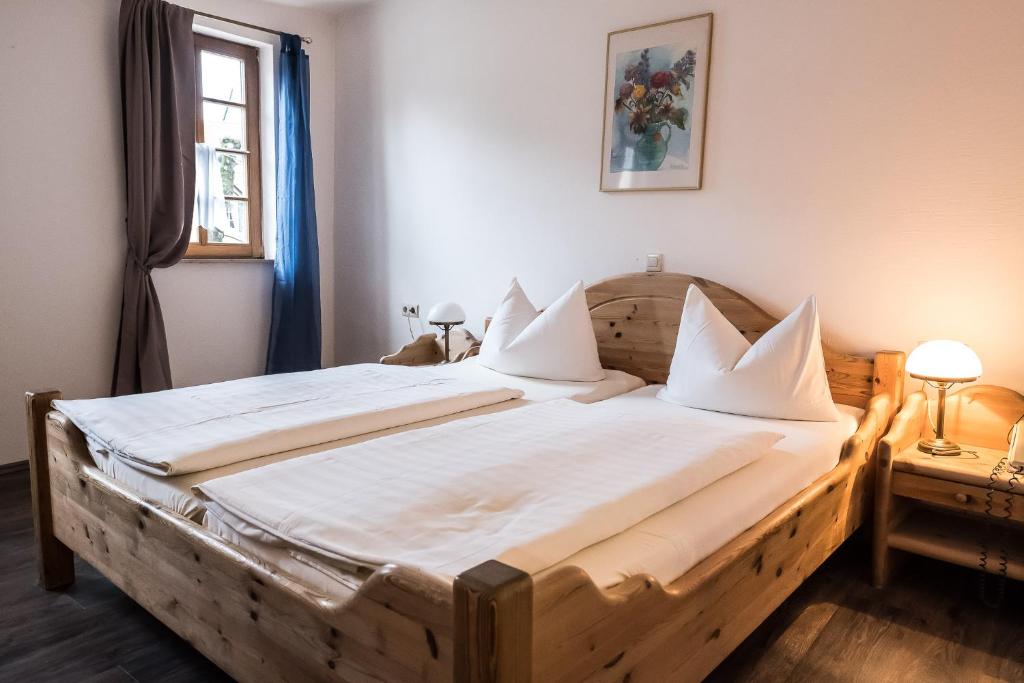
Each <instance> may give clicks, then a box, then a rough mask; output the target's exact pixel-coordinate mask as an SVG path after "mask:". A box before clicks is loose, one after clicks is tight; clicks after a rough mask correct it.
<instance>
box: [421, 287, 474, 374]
mask: <svg viewBox="0 0 1024 683" xmlns="http://www.w3.org/2000/svg"><path fill="white" fill-rule="evenodd" d="M427 322H428V323H430V324H431V325H437V326H438V327H440V328H441V329H442V330H444V362H445V363H448V362H450V361H451V358H449V357H448V339H449V335H450V334H451V331H452V328H453V327H455V326H456V325H461V324H462V323H464V322H466V312H465V311H464V310H462V306H460V305H458V304H457V303H454V302H452V301H442V302H441V303H439V304H434V306H433V308H431V309H430V312H429V313H427Z"/></svg>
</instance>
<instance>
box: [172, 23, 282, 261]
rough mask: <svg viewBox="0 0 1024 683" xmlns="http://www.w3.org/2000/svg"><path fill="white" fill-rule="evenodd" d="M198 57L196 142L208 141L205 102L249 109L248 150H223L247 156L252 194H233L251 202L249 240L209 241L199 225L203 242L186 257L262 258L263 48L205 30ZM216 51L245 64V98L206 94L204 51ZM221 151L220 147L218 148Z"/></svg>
mask: <svg viewBox="0 0 1024 683" xmlns="http://www.w3.org/2000/svg"><path fill="white" fill-rule="evenodd" d="M193 35H194V38H195V59H196V142H197V143H200V142H205V141H206V135H205V126H204V122H203V103H204V102H214V103H217V104H224V105H228V106H234V107H238V106H241V107H242V108H243V109H244V112H245V138H246V140H245V142H246V150H245V151H239V150H223V151H225V152H231V153H234V154H244V155H245V156H246V157H247V164H246V165H247V168H248V194H247V195H246V197H245V198H244V199H242V198H238V197H229V198H228V199H231V200H232V201H245V203H246V204H247V205H248V208H249V211H248V217H249V243H248V244H222V243H210V242H207V241H206V240H207V230H206V227H205V226H200V228H199V242H189V245H188V249H187V250H186V251H185V258H195V259H207V258H229V259H262V258H263V183H262V173H261V171H262V160H261V155H260V142H261V138H262V133H263V131H262V130H261V128H260V67H259V49H258V48H257V47H255V46H252V45H243V44H241V43H235V42H232V41H230V40H225V39H223V38H215V37H213V36H208V35H205V34H202V33H194V34H193ZM203 52H213V53H216V54H222V55H225V56H228V57H234V58H236V59H239V60H241V61H242V62H243V64H244V65H245V99H244V102H243V103H242V104H241V105H239V103H237V102H227V101H224V100H218V99H216V98H213V97H203V65H202V53H203ZM216 149H217V150H218V151H220V148H216Z"/></svg>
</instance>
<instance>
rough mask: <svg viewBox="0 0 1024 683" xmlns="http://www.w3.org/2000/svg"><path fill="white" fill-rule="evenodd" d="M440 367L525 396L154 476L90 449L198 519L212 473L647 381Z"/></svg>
mask: <svg viewBox="0 0 1024 683" xmlns="http://www.w3.org/2000/svg"><path fill="white" fill-rule="evenodd" d="M438 372H439V374H442V375H443V376H445V377H451V378H453V379H463V380H466V381H468V382H473V383H474V384H494V383H500V384H501V385H503V386H505V387H507V388H509V389H514V390H518V391H521V392H523V396H522V398H519V399H514V400H510V401H504V402H502V403H497V404H492V405H486V406H482V407H479V408H474V409H472V410H467V411H463V412H460V413H456V414H452V415H445V416H441V417H437V418H433V419H429V420H422V421H418V422H414V423H411V424H406V425H400V426H397V427H392V428H389V429H383V430H378V431H374V432H369V433H366V434H360V435H356V436H352V437H349V438H345V439H339V440H335V441H329V442H326V443H322V444H318V445H314V446H306V447H304V448H296V449H292V450H287V451H282V452H280V453H274V454H272V455H267V456H263V457H261V458H254V459H251V460H246V461H243V462H238V463H234V464H231V465H225V466H222V467H216V468H212V469H207V470H203V471H200V472H193V473H189V474H183V475H178V476H172V477H166V476H155V475H153V474H149V473H147V472H144V471H142V470H140V469H139V468H137V467H134V466H132V465H130V464H128V463H127V462H125V461H124V460H122V459H121V458H119V457H117V456H114V455H110V454H109V453H107V452H105V449H102V448H95V447H91V448H90V453H91V454H92V457H93V460H94V461H95V463H96V465H97V467H99V469H100V470H101V471H102V472H103V473H104V474H106V475H107V476H109V477H111V478H112V479H114V480H116V481H119V482H121V483H123V484H125V485H127V486H129V487H130V488H132V489H134V490H135V491H136V492H138V493H139V494H140V495H141V496H142V497H143V498H144V499H146V500H149V501H151V502H155V503H159V504H161V505H163V506H165V507H167V508H169V509H171V510H173V511H175V512H177V513H178V514H180V515H184V516H185V517H189V518H191V519H194V520H196V521H199V520H200V519H201V517H202V513H203V506H202V503H201V502H200V501H199V500H198V499H197V498H196V497H195V496H193V495H192V492H191V489H192V487H193V486H196V485H198V484H201V483H203V482H205V481H210V480H211V479H216V478H219V477H225V476H228V475H230V474H236V473H238V472H244V471H246V470H248V469H251V468H254V467H262V466H264V465H269V464H271V463H276V462H281V461H284V460H289V459H291V458H297V457H300V456H303V455H309V454H311V453H317V452H320V451H323V450H328V449H331V448H338V447H341V446H347V445H350V444H356V443H361V442H363V441H367V440H369V439H375V438H377V437H380V436H386V435H388V434H396V433H399V432H404V431H407V430H410V429H421V428H423V427H430V426H434V425H438V424H444V423H446V422H450V421H452V420H458V419H462V418H465V417H472V416H475V415H486V414H489V413H494V412H498V411H502V410H509V409H513V408H518V407H521V406H524V405H528V404H530V403H535V402H541V401H549V400H556V399H559V398H571V399H573V400H576V401H579V402H581V403H593V402H595V401H601V400H605V399H607V398H611V397H614V396H618V395H620V394H624V393H627V392H629V391H631V390H634V389H636V388H637V387H642V386H643V385H644V382H643V380H642V379H640V378H639V377H635V376H633V375H630V374H628V373H625V372H621V371H618V370H607V371H606V375H605V379H603V380H601V381H598V382H562V381H551V380H543V379H535V378H529V377H514V376H511V375H504V374H501V373H499V372H495V371H494V370H490V369H489V368H485V367H483V366H481V365H478V364H477V362H476V358H469V359H467V360H465V361H462V362H461V363H452V364H449V365H445V366H439V368H438Z"/></svg>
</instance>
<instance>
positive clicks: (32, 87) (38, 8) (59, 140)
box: [0, 0, 336, 463]
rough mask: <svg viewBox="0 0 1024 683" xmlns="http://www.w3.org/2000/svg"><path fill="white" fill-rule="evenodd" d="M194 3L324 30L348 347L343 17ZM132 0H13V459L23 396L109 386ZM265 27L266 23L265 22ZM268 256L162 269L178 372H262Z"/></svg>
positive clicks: (0, 212)
mask: <svg viewBox="0 0 1024 683" xmlns="http://www.w3.org/2000/svg"><path fill="white" fill-rule="evenodd" d="M179 4H183V5H187V6H190V7H194V8H196V9H202V10H205V11H209V12H213V13H216V14H220V15H223V16H229V17H232V18H235V19H239V20H243V21H249V22H252V23H256V24H261V25H265V26H269V27H271V28H277V29H281V30H289V31H293V32H296V33H301V34H303V35H308V36H312V37H313V39H314V43H313V45H311V46H307V47H306V49H307V51H308V52H309V53H310V61H311V81H312V85H311V92H312V95H313V98H312V104H311V118H312V131H313V148H314V153H313V157H314V181H315V184H316V190H317V213H318V219H319V223H320V249H321V255H322V264H321V278H322V283H323V286H322V293H323V316H324V318H323V319H324V357H325V359H331V358H333V357H334V322H333V311H334V303H333V293H334V285H333V283H334V262H333V253H334V244H333V226H334V198H333V192H334V181H333V173H334V101H335V98H334V39H335V33H336V32H335V27H334V24H335V18H334V16H332V15H329V14H324V13H321V12H317V11H312V10H303V9H296V8H294V7H282V6H277V5H272V4H268V3H264V2H259V1H250V0H188V1H185V0H182V1H180V2H179ZM118 6H119V2H118V1H117V0H89V1H83V0H47V1H45V2H44V1H41V0H5V1H4V2H2V3H0V45H2V47H3V57H2V59H0V92H3V93H4V96H3V97H2V98H0V235H2V238H3V242H2V245H3V251H2V255H0V260H2V267H0V463H6V462H13V461H17V460H23V459H24V458H25V457H26V450H25V449H26V440H25V424H24V419H25V418H24V408H23V399H22V395H23V392H24V391H25V390H28V389H41V388H51V387H55V388H60V389H62V390H63V391H64V392H65V395H66V396H68V397H74V398H77V397H90V396H101V395H106V394H107V393H108V392H109V389H110V377H111V372H112V366H113V357H114V342H115V339H116V334H117V321H118V315H119V308H120V297H121V275H122V269H123V263H124V253H125V246H124V244H125V242H124V201H125V200H124V171H123V160H122V143H121V112H120V93H119V85H118V75H117V74H118V64H117V12H118ZM249 35H251V36H253V37H264V38H266V35H265V34H258V33H251V34H249ZM272 277H273V274H272V266H271V265H270V264H269V263H186V262H182V263H180V264H178V265H177V266H175V267H173V268H171V269H169V270H166V271H156V272H155V273H154V279H155V282H156V287H157V291H158V293H159V296H160V301H161V304H162V306H163V311H164V318H165V322H166V324H167V332H168V340H169V344H170V352H171V366H172V372H173V376H174V380H175V385H176V386H184V385H188V384H196V383H202V382H209V381H216V380H222V379H228V378H233V377H242V376H247V375H253V374H260V373H261V372H262V370H263V364H264V360H265V354H266V337H267V331H268V327H269V310H270V309H269V307H270V289H271V283H272Z"/></svg>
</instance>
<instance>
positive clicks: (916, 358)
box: [907, 339, 981, 455]
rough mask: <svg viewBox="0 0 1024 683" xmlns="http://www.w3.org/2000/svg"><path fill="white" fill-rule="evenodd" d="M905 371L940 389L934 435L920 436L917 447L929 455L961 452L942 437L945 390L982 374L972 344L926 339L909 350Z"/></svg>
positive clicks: (971, 380)
mask: <svg viewBox="0 0 1024 683" xmlns="http://www.w3.org/2000/svg"><path fill="white" fill-rule="evenodd" d="M907 374H909V375H910V376H911V377H914V378H916V379H921V380H924V381H925V383H927V384H928V386H931V387H934V388H935V389H937V390H938V392H939V399H938V413H937V415H936V417H935V438H934V439H922V440H921V441H919V442H918V444H917V448H918V450H921V451H924V452H925V453H931V454H932V455H960V446H958V445H957V444H955V443H953V442H952V441H950V440H949V439H947V438H945V436H944V435H943V432H944V430H945V421H946V390H947V389H949V388H950V387H951V386H953V385H954V384H959V383H960V382H973V381H974V380H976V379H978V378H979V377H981V360H980V359H979V358H978V354H976V353H974V351H972V350H971V347H969V346H967V344H964V343H962V342H958V341H953V340H951V339H935V340H933V341H929V342H925V343H923V344H921V345H920V346H918V347H917V348H916V349H914V350H913V351H911V352H910V357H909V358H907Z"/></svg>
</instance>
